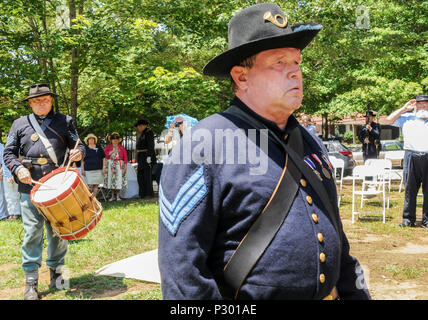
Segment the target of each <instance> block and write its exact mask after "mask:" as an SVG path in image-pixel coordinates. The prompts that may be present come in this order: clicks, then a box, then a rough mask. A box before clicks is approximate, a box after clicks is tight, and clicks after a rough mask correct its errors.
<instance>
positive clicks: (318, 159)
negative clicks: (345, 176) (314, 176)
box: [312, 153, 331, 179]
mask: <svg viewBox="0 0 428 320" xmlns="http://www.w3.org/2000/svg"><path fill="white" fill-rule="evenodd" d="M312 158H314V159H315V161H316V162H318V164H319V165H320V166H321V168H322V169H321V170H322V173H323V175H324V177H326V178H327V179H330V178H331V175H330V172H329V171H328V170H327V168H326V167H324V166H323V164H322V162H321V159H320V158H319V157H318V156H317V155H316V154H315V153H312Z"/></svg>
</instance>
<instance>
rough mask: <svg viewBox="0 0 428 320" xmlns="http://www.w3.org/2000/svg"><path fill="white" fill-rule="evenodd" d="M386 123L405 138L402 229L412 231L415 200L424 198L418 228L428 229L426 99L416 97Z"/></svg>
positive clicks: (427, 118)
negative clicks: (400, 132)
mask: <svg viewBox="0 0 428 320" xmlns="http://www.w3.org/2000/svg"><path fill="white" fill-rule="evenodd" d="M386 121H387V123H388V124H393V125H395V126H398V127H400V128H401V129H402V132H403V138H404V149H405V151H406V152H405V155H404V164H403V174H404V184H405V198H404V208H403V222H402V223H401V224H400V226H402V227H415V221H416V197H417V195H418V191H419V187H420V186H421V184H422V192H423V195H424V204H423V209H422V212H423V216H422V224H421V227H423V228H426V229H428V200H427V196H428V139H427V138H426V137H428V95H418V96H417V97H416V99H412V100H410V101H409V102H407V103H406V104H405V105H404V106H403V107H401V108H400V109H398V110H396V111H394V112H393V113H391V114H390V115H389V116H388V117H387V118H386Z"/></svg>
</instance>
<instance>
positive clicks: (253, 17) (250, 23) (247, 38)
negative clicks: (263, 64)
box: [203, 3, 322, 78]
mask: <svg viewBox="0 0 428 320" xmlns="http://www.w3.org/2000/svg"><path fill="white" fill-rule="evenodd" d="M321 29H322V25H320V24H316V23H312V22H311V23H301V24H295V25H292V26H290V24H289V23H288V19H287V16H286V15H285V14H284V12H282V10H281V8H280V7H279V6H278V5H276V4H274V3H260V4H257V5H254V6H251V7H248V8H245V9H244V10H242V11H241V12H239V13H238V14H236V15H235V16H234V17H233V18H232V19H231V20H230V22H229V27H228V41H229V49H228V50H227V51H225V52H223V53H221V54H220V55H218V56H217V57H215V58H213V59H212V60H211V61H209V62H208V63H207V64H206V65H205V67H204V69H203V73H204V74H205V75H208V76H215V77H218V78H228V77H229V76H230V70H231V69H232V67H233V66H236V65H239V64H240V63H241V62H242V61H243V60H245V59H246V58H248V57H251V56H253V55H255V54H257V53H259V52H261V51H265V50H270V49H277V48H298V49H300V51H302V50H303V49H304V48H305V47H306V46H307V45H308V44H309V43H310V42H311V41H312V39H313V38H314V37H315V36H316V35H317V34H318V32H319V31H320V30H321Z"/></svg>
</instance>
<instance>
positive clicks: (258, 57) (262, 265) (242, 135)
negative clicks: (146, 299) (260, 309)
mask: <svg viewBox="0 0 428 320" xmlns="http://www.w3.org/2000/svg"><path fill="white" fill-rule="evenodd" d="M321 27H322V26H321V25H319V24H315V23H306V24H299V25H290V24H289V23H288V20H287V16H286V14H285V13H284V12H282V10H281V8H280V7H279V6H278V5H276V4H271V3H261V4H257V5H254V6H251V7H248V8H246V9H244V10H242V11H241V12H239V13H237V14H236V15H235V16H234V17H233V18H232V20H231V21H230V23H229V50H228V51H225V52H223V53H222V54H220V55H219V56H217V57H215V58H214V59H212V60H211V61H210V62H209V63H208V64H207V65H206V66H205V68H204V74H205V75H211V76H216V77H219V78H229V79H230V78H232V79H233V83H232V87H233V89H234V93H235V97H234V99H233V100H232V101H231V106H230V107H229V108H228V109H227V110H226V111H225V112H223V113H219V114H214V115H211V116H209V117H208V118H205V119H203V120H202V121H200V122H199V123H198V124H197V125H196V126H194V127H192V131H191V133H190V134H189V135H187V133H186V135H185V136H183V139H181V140H180V143H179V144H177V146H176V147H174V149H173V151H172V153H171V156H170V157H169V158H168V161H167V163H165V165H164V169H163V170H162V177H161V183H160V187H159V269H160V275H161V284H162V294H163V298H164V299H168V300H170V299H203V300H206V299H214V300H217V299H246V300H250V299H263V300H265V299H267V300H269V299H294V300H296V299H299V300H300V299H329V300H331V299H337V298H338V297H340V298H341V299H370V294H369V292H368V289H367V286H366V284H365V281H364V274H363V272H362V268H361V266H360V264H359V262H358V260H357V259H355V258H354V257H352V256H351V255H350V254H349V250H350V248H349V242H348V240H347V238H346V236H345V234H344V231H343V227H342V223H341V221H340V215H339V208H338V206H337V193H336V186H335V183H334V179H332V166H331V163H330V162H329V160H328V156H327V151H326V150H325V148H324V146H323V144H322V143H321V141H319V139H316V138H314V137H313V135H312V134H310V133H309V132H308V131H307V130H305V129H304V128H303V127H302V126H301V125H299V123H298V122H297V120H296V118H295V117H294V116H293V114H292V113H293V112H294V111H295V110H297V109H298V108H299V107H300V106H301V103H302V98H303V88H302V72H301V66H300V62H301V59H302V58H301V51H302V50H303V49H304V48H305V47H306V46H307V45H308V44H309V43H310V42H311V40H312V39H313V38H314V37H315V36H316V34H317V33H318V32H319V31H320V29H321ZM263 127H264V128H266V129H260V130H259V131H257V130H256V129H257V128H263ZM263 131H264V132H265V133H264V134H262V133H263ZM266 131H267V132H268V134H269V136H268V137H265V138H263V136H266V135H267V134H266ZM258 133H259V135H258V136H257V134H258ZM201 137H203V141H202V142H201ZM210 137H211V138H210ZM229 138H230V139H229ZM234 143H237V144H234ZM287 145H288V147H287ZM247 146H248V147H247ZM295 146H297V147H295ZM247 149H248V153H247ZM290 151H294V152H290ZM228 154H229V156H228ZM300 154H302V156H300ZM189 155H190V156H191V157H192V158H191V159H189ZM224 155H226V159H225V158H223V156H224ZM257 155H259V156H257ZM241 156H242V157H241ZM240 157H241V158H240ZM258 157H259V158H258ZM299 158H301V161H297V160H299ZM296 159H297V160H296ZM257 160H258V161H257ZM292 168H294V169H293V170H292ZM312 170H313V173H312ZM299 176H300V177H301V178H299ZM283 177H284V178H283ZM278 184H279V185H278ZM277 194H279V195H284V194H285V195H286V197H277V196H276V195H277ZM283 199H284V200H283ZM271 200H272V201H271ZM278 201H280V203H279V202H278ZM279 204H280V205H279ZM282 204H286V205H287V206H288V208H289V209H285V205H284V206H283V205H282ZM266 208H267V209H266ZM264 209H266V211H264ZM287 212H288V216H284V213H287ZM278 216H280V217H285V218H284V219H285V220H283V219H277V217H278ZM264 218H266V219H270V220H263V219H264ZM261 220H263V223H261V222H260V223H258V224H257V222H259V221H261ZM279 220H280V221H279ZM279 222H280V223H279ZM253 226H255V227H253ZM259 230H262V231H265V230H266V232H263V233H261V232H259ZM254 235H257V238H255V237H254ZM258 239H262V240H263V242H261V241H257V240H258ZM266 239H267V240H268V241H265V240H266ZM242 249H245V251H243V250H242ZM242 253H243V254H242ZM237 259H238V260H237ZM242 270H243V271H245V273H244V272H242Z"/></svg>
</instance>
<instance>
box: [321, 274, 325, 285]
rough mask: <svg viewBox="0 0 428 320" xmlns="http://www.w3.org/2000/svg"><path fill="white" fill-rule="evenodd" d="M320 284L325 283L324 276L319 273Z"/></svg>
mask: <svg viewBox="0 0 428 320" xmlns="http://www.w3.org/2000/svg"><path fill="white" fill-rule="evenodd" d="M320 282H321V283H324V282H325V275H324V273H321V274H320Z"/></svg>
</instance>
